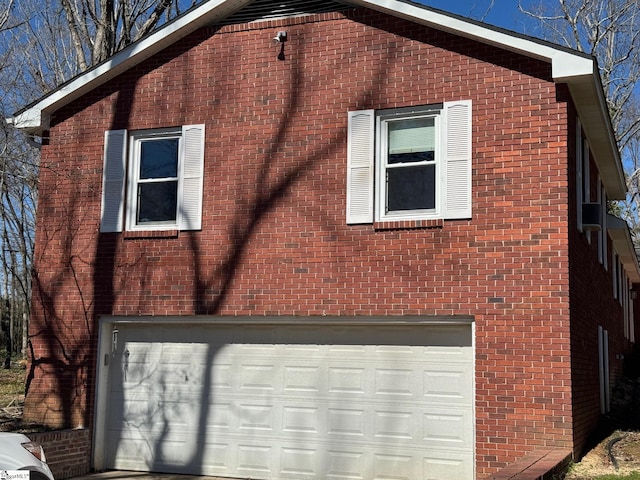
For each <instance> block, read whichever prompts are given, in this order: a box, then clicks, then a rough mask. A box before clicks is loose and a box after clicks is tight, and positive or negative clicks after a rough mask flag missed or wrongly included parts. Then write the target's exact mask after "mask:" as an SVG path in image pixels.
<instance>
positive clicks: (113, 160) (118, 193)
mask: <svg viewBox="0 0 640 480" xmlns="http://www.w3.org/2000/svg"><path fill="white" fill-rule="evenodd" d="M126 152H127V131H126V130H111V131H107V132H105V134H104V165H103V170H102V211H101V217H100V218H101V220H100V231H101V232H121V231H122V216H123V212H124V183H125V178H126V176H125V169H126Z"/></svg>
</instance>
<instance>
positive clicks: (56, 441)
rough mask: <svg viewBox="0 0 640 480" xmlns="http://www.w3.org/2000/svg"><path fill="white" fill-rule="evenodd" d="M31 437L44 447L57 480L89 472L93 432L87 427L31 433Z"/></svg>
mask: <svg viewBox="0 0 640 480" xmlns="http://www.w3.org/2000/svg"><path fill="white" fill-rule="evenodd" d="M28 436H29V438H30V439H31V440H33V441H34V442H38V443H40V444H41V445H42V447H43V448H44V454H45V455H46V457H47V463H48V464H49V468H50V469H51V473H53V476H54V477H55V478H56V479H57V480H62V479H64V478H73V477H78V476H80V475H84V474H86V473H87V472H89V469H90V461H91V432H90V431H89V430H86V429H76V430H61V431H56V432H43V433H30V434H28Z"/></svg>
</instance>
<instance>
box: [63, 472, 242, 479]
mask: <svg viewBox="0 0 640 480" xmlns="http://www.w3.org/2000/svg"><path fill="white" fill-rule="evenodd" d="M128 479H135V480H229V479H228V478H227V479H222V478H219V477H199V476H193V475H173V474H170V473H146V472H123V471H112V472H102V473H92V474H87V475H83V476H81V477H73V478H72V479H70V480H128Z"/></svg>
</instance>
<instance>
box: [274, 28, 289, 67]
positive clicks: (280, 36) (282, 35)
mask: <svg viewBox="0 0 640 480" xmlns="http://www.w3.org/2000/svg"><path fill="white" fill-rule="evenodd" d="M286 41H287V32H285V31H284V30H281V31H279V32H278V33H277V35H276V36H275V37H273V42H274V43H276V44H280V53H279V54H278V60H284V59H285V56H284V44H285V42H286Z"/></svg>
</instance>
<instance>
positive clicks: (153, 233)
mask: <svg viewBox="0 0 640 480" xmlns="http://www.w3.org/2000/svg"><path fill="white" fill-rule="evenodd" d="M179 235H180V230H129V231H126V232H124V233H123V237H124V239H125V240H128V239H136V238H178V236H179Z"/></svg>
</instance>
